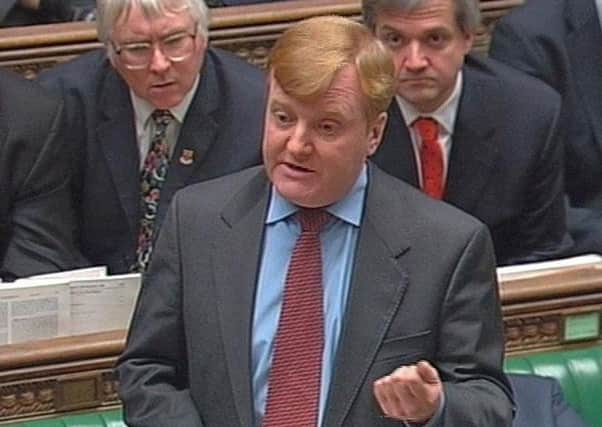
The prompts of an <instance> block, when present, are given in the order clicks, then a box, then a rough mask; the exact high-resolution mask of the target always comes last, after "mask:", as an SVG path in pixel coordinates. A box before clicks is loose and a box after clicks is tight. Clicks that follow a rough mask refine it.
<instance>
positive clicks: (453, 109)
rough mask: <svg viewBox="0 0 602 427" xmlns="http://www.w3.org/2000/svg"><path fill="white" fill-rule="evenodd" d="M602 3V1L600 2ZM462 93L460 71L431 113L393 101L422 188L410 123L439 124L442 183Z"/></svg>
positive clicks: (416, 141)
mask: <svg viewBox="0 0 602 427" xmlns="http://www.w3.org/2000/svg"><path fill="white" fill-rule="evenodd" d="M601 1H602V0H601ZM461 93H462V70H460V72H459V73H458V77H457V78H456V85H455V86H454V90H453V91H452V93H451V94H450V95H449V98H447V100H446V101H445V102H444V103H443V104H441V106H440V107H439V108H437V109H436V110H435V111H433V112H432V113H428V114H423V113H420V112H419V111H418V110H417V109H416V108H414V106H413V105H411V104H410V103H409V102H407V101H406V100H404V99H403V98H402V97H401V96H399V95H398V96H396V97H395V99H396V100H397V103H398V104H399V109H400V110H401V115H402V116H403V120H404V122H405V124H406V126H407V127H408V129H409V131H410V137H411V138H412V146H413V148H414V157H415V159H416V171H417V172H418V181H419V182H420V185H421V186H422V166H421V163H420V148H421V146H422V141H421V140H420V136H419V135H418V132H417V131H416V130H415V129H414V128H413V127H412V123H414V121H415V120H416V119H417V118H419V117H431V118H433V119H435V120H437V123H439V140H438V142H439V145H440V146H441V151H442V153H443V178H444V181H445V179H446V177H447V167H448V163H449V154H450V153H451V146H452V135H453V133H454V124H455V123H456V116H457V114H458V105H459V104H460V94H461Z"/></svg>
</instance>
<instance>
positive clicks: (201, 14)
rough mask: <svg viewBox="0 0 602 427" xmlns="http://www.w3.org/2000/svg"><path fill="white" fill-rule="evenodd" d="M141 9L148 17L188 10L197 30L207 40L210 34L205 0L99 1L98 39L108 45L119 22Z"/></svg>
mask: <svg viewBox="0 0 602 427" xmlns="http://www.w3.org/2000/svg"><path fill="white" fill-rule="evenodd" d="M133 7H139V8H140V9H142V12H143V13H144V15H145V16H147V17H157V16H162V15H165V14H166V13H168V12H171V13H174V12H175V13H178V12H182V11H184V10H187V11H188V12H189V13H190V16H191V17H192V19H193V20H194V21H195V22H196V23H197V30H198V32H199V34H201V35H202V36H203V37H204V38H205V40H206V39H207V37H208V34H209V9H208V8H207V5H206V4H205V1H204V0H97V16H96V29H97V32H98V39H99V40H100V41H101V42H103V43H104V44H107V43H108V42H109V39H110V37H111V32H112V31H113V27H114V25H115V23H116V22H117V20H119V18H120V17H121V16H122V15H123V14H124V13H126V14H127V13H129V12H130V10H131V9H132V8H133Z"/></svg>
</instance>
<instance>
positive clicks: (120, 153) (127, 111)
mask: <svg viewBox="0 0 602 427" xmlns="http://www.w3.org/2000/svg"><path fill="white" fill-rule="evenodd" d="M99 92H100V94H101V96H100V99H99V111H100V114H99V119H98V126H97V128H96V138H97V139H96V140H97V141H98V144H100V146H101V150H102V152H103V153H104V156H105V158H106V163H107V166H108V168H109V172H110V175H111V179H112V181H113V184H114V186H115V190H116V192H117V195H118V197H119V201H120V202H121V206H122V208H123V211H124V214H125V217H126V218H127V221H128V224H129V226H130V229H131V230H137V229H138V218H139V217H140V192H139V188H140V178H139V162H140V160H139V157H140V154H139V152H138V146H137V142H136V130H135V125H134V113H133V110H132V102H131V100H130V95H129V90H128V87H127V85H126V83H125V82H124V81H123V80H122V79H121V78H120V77H119V76H118V74H117V73H116V72H114V71H113V70H110V71H109V72H108V73H107V75H106V79H105V80H104V81H103V83H102V84H101V87H100V89H99Z"/></svg>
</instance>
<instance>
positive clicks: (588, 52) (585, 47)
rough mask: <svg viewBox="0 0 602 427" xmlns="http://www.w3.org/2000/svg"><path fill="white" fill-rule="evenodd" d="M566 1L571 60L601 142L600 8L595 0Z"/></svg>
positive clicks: (582, 95)
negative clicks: (596, 5) (597, 7)
mask: <svg viewBox="0 0 602 427" xmlns="http://www.w3.org/2000/svg"><path fill="white" fill-rule="evenodd" d="M565 4H566V13H565V16H566V19H567V24H568V34H567V51H568V56H569V62H570V64H571V69H572V72H573V73H575V84H576V86H577V88H578V92H579V96H580V97H581V99H582V100H583V103H584V106H585V110H586V111H587V112H588V115H589V122H590V123H591V125H592V128H593V130H594V134H595V135H596V140H597V141H598V143H600V144H602V121H601V120H600V117H602V96H600V93H602V72H601V70H602V51H600V46H602V30H601V29H600V22H599V20H598V12H597V10H596V7H595V4H594V1H593V0H588V1H575V0H567V1H566V2H565ZM583 58H587V60H583Z"/></svg>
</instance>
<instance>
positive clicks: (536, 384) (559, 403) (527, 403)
mask: <svg viewBox="0 0 602 427" xmlns="http://www.w3.org/2000/svg"><path fill="white" fill-rule="evenodd" d="M508 379H509V380H510V383H511V384H512V390H513V391H514V401H515V402H516V415H515V416H514V423H513V424H512V425H513V426H514V427H587V426H588V424H587V423H585V421H583V419H582V418H581V417H580V416H579V414H577V412H575V410H574V409H573V408H572V407H571V406H570V405H569V404H568V402H567V401H566V400H565V399H564V395H563V394H562V388H561V387H560V384H558V381H557V380H556V379H554V378H546V377H540V376H537V375H523V374H518V375H517V374H511V375H508Z"/></svg>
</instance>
